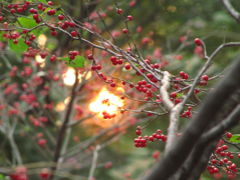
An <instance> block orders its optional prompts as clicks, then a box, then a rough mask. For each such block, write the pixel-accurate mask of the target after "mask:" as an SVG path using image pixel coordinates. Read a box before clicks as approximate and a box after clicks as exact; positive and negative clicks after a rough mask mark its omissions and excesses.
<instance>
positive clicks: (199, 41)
mask: <svg viewBox="0 0 240 180" xmlns="http://www.w3.org/2000/svg"><path fill="white" fill-rule="evenodd" d="M194 43H195V44H196V45H197V46H202V45H203V42H202V40H201V39H199V38H196V39H194Z"/></svg>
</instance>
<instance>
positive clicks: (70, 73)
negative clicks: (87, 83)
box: [63, 67, 92, 86]
mask: <svg viewBox="0 0 240 180" xmlns="http://www.w3.org/2000/svg"><path fill="white" fill-rule="evenodd" d="M84 75H85V74H79V75H78V79H79V81H80V82H81V79H82V77H83V76H84ZM91 77H92V73H91V72H88V73H87V74H86V80H88V79H90V78H91ZM75 80H76V75H75V70H74V69H73V68H71V67H69V68H68V69H67V71H66V72H65V73H64V74H63V83H64V84H65V85H67V86H72V85H73V84H74V82H75Z"/></svg>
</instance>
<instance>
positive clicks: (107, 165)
mask: <svg viewBox="0 0 240 180" xmlns="http://www.w3.org/2000/svg"><path fill="white" fill-rule="evenodd" d="M112 165H113V164H112V162H111V161H109V162H106V163H105V165H104V167H105V168H106V169H108V168H111V167H112Z"/></svg>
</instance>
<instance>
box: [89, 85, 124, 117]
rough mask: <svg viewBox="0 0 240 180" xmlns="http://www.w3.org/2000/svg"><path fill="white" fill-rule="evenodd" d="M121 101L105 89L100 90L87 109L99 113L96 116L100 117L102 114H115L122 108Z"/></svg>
mask: <svg viewBox="0 0 240 180" xmlns="http://www.w3.org/2000/svg"><path fill="white" fill-rule="evenodd" d="M123 105H124V103H123V100H122V99H121V98H120V97H118V96H116V95H114V94H112V93H111V92H109V91H108V90H107V89H106V88H102V90H101V91H100V92H99V94H98V96H97V98H96V99H95V100H94V101H93V102H92V103H90V105H89V109H90V111H92V112H95V113H99V114H98V116H100V117H102V113H104V112H106V113H107V114H109V115H114V114H116V113H117V111H118V108H119V107H123Z"/></svg>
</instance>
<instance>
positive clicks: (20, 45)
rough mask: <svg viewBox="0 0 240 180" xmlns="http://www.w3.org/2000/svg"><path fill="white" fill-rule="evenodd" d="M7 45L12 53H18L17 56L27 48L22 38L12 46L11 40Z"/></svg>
mask: <svg viewBox="0 0 240 180" xmlns="http://www.w3.org/2000/svg"><path fill="white" fill-rule="evenodd" d="M8 45H9V48H10V49H11V50H12V51H13V52H15V53H19V54H21V53H23V52H24V51H26V50H27V48H28V46H27V45H26V44H25V42H24V39H23V38H19V39H18V43H17V44H14V43H13V41H12V40H9V41H8Z"/></svg>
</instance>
